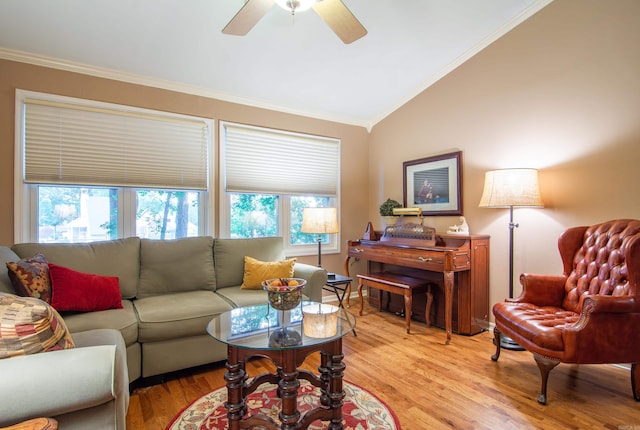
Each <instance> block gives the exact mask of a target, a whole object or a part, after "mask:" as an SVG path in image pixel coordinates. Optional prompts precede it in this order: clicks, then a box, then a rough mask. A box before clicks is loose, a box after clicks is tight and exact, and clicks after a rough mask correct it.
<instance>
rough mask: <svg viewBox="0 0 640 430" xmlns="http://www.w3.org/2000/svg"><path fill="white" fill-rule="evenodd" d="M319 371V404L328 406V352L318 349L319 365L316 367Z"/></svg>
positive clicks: (329, 378)
mask: <svg viewBox="0 0 640 430" xmlns="http://www.w3.org/2000/svg"><path fill="white" fill-rule="evenodd" d="M318 372H320V380H322V390H321V394H320V404H321V405H322V406H329V405H330V401H329V395H328V391H327V390H328V387H329V382H330V380H331V373H330V368H329V353H327V352H326V351H320V366H319V367H318Z"/></svg>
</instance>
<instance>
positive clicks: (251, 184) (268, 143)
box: [221, 123, 340, 197]
mask: <svg viewBox="0 0 640 430" xmlns="http://www.w3.org/2000/svg"><path fill="white" fill-rule="evenodd" d="M221 132H222V133H223V136H222V139H221V140H222V142H223V157H224V158H223V160H224V163H225V165H224V167H225V191H227V192H246V193H261V194H297V195H300V194H303V195H320V196H329V197H335V196H337V194H338V183H339V173H340V169H339V167H340V166H339V154H340V152H339V150H340V148H339V140H337V139H331V138H326V137H320V136H312V135H303V134H298V133H290V132H285V131H280V130H272V129H265V128H260V127H252V126H246V125H239V124H231V123H223V124H222V126H221Z"/></svg>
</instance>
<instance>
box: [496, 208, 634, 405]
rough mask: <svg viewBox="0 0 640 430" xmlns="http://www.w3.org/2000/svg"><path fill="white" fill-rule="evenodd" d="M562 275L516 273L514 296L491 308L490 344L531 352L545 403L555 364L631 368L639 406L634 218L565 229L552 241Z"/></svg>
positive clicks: (632, 384)
mask: <svg viewBox="0 0 640 430" xmlns="http://www.w3.org/2000/svg"><path fill="white" fill-rule="evenodd" d="M558 248H559V250H560V256H561V257H562V263H563V267H564V273H563V274H562V275H559V276H554V275H533V274H528V273H524V274H522V275H521V276H520V283H521V284H522V287H523V290H522V294H521V295H520V297H518V298H516V299H506V301H504V302H500V303H496V304H495V305H494V306H493V314H494V317H495V329H494V334H495V337H494V343H495V345H496V353H495V354H494V355H493V356H491V359H492V360H493V361H497V360H498V358H499V357H500V337H501V336H502V335H503V334H504V335H505V336H509V337H510V338H511V339H513V340H514V341H516V342H517V343H518V344H520V345H521V346H522V347H523V348H525V349H526V350H528V351H530V352H532V353H533V358H534V359H535V361H536V363H537V365H538V368H539V369H540V376H541V378H542V385H541V388H540V394H538V402H539V403H540V404H543V405H544V404H546V403H547V380H548V378H549V372H550V371H551V370H552V369H553V368H554V367H555V366H557V365H558V364H559V363H575V364H599V363H631V389H632V391H633V397H634V399H635V400H636V401H640V370H639V369H640V366H639V363H640V221H639V220H629V219H620V220H613V221H608V222H604V223H602V224H597V225H593V226H591V227H574V228H570V229H568V230H566V231H565V232H564V233H562V235H560V238H559V239H558Z"/></svg>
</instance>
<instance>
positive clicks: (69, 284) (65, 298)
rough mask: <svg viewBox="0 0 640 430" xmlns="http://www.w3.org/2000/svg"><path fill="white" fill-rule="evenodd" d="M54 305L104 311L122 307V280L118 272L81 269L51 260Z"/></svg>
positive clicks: (74, 309) (57, 308)
mask: <svg viewBox="0 0 640 430" xmlns="http://www.w3.org/2000/svg"><path fill="white" fill-rule="evenodd" d="M49 276H50V277H51V306H53V307H54V308H56V310H58V311H81V312H91V311H104V310H107V309H122V300H121V299H120V283H119V281H118V278H117V277H115V276H100V275H94V274H91V273H83V272H78V271H77V270H73V269H69V268H68V267H64V266H59V265H57V264H53V263H50V264H49Z"/></svg>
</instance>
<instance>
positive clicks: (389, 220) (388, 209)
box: [380, 198, 402, 225]
mask: <svg viewBox="0 0 640 430" xmlns="http://www.w3.org/2000/svg"><path fill="white" fill-rule="evenodd" d="M401 207H402V205H401V204H400V203H399V202H397V201H396V200H393V199H390V198H389V199H387V200H386V201H385V202H383V203H382V204H381V205H380V215H382V216H383V217H384V222H385V224H387V225H394V224H395V223H396V221H398V217H397V216H396V215H394V214H393V208H401Z"/></svg>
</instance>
